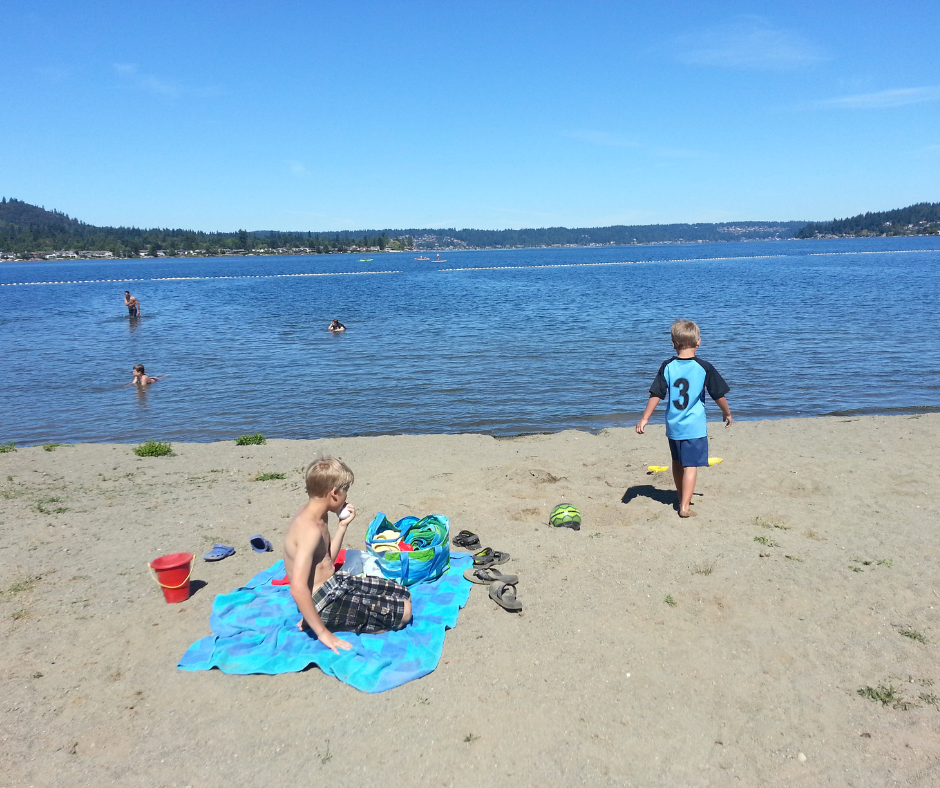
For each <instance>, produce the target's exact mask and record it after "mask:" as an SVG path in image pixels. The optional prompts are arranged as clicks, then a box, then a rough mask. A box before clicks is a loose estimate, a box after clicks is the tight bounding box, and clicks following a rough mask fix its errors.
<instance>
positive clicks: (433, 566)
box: [366, 512, 450, 586]
mask: <svg viewBox="0 0 940 788" xmlns="http://www.w3.org/2000/svg"><path fill="white" fill-rule="evenodd" d="M366 548H367V549H368V551H369V553H370V554H371V555H373V556H375V558H376V560H377V561H378V564H379V569H381V570H382V574H383V575H385V577H387V578H388V579H389V580H394V581H395V582H396V583H401V584H402V585H403V586H412V585H415V584H416V583H426V582H429V581H431V580H437V578H439V577H440V576H441V575H442V574H444V572H446V571H447V569H448V567H449V566H450V521H449V520H448V519H447V518H446V517H445V516H444V515H442V514H429V515H428V516H427V517H423V518H421V519H420V520H419V519H418V518H417V517H402V518H401V520H398V521H397V522H396V523H391V522H389V520H388V518H387V517H386V516H385V514H384V513H383V512H379V513H378V514H377V515H376V516H375V517H373V518H372V522H371V523H369V527H368V529H367V530H366ZM407 548H410V549H407Z"/></svg>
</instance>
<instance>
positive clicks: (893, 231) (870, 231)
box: [796, 202, 940, 238]
mask: <svg viewBox="0 0 940 788" xmlns="http://www.w3.org/2000/svg"><path fill="white" fill-rule="evenodd" d="M892 235H940V202H919V203H917V204H916V205H910V206H908V207H907V208H898V209H896V210H893V211H878V212H876V213H872V212H869V213H860V214H859V215H858V216H852V217H849V218H848V219H833V220H832V221H831V222H810V223H809V224H807V225H806V226H805V227H804V228H803V229H801V230H800V231H799V232H798V233H797V234H796V237H797V238H865V237H872V236H874V237H886V236H892Z"/></svg>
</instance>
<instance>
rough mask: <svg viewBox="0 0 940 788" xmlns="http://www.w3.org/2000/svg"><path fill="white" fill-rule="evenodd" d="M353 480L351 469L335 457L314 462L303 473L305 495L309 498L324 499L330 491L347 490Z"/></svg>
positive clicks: (354, 478)
mask: <svg viewBox="0 0 940 788" xmlns="http://www.w3.org/2000/svg"><path fill="white" fill-rule="evenodd" d="M355 480H356V477H355V476H354V475H353V472H352V469H351V468H350V467H349V466H348V465H347V464H346V463H345V462H343V461H342V460H337V459H336V458H335V457H322V458H320V459H318V460H314V461H313V462H311V463H310V464H309V465H308V466H307V470H306V471H304V481H305V482H306V485H307V495H308V496H309V497H311V498H325V497H326V496H327V495H328V494H329V492H330V490H340V491H341V492H342V491H344V490H348V489H349V486H350V485H351V484H352V483H353V482H354V481H355Z"/></svg>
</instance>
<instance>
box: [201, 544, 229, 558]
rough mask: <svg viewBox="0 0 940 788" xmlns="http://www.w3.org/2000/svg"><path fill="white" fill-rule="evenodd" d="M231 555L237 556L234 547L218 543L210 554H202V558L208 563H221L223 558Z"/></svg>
mask: <svg viewBox="0 0 940 788" xmlns="http://www.w3.org/2000/svg"><path fill="white" fill-rule="evenodd" d="M230 555H235V548H234V547H229V546H228V545H226V544H219V543H218V542H216V544H214V545H213V546H212V549H211V550H210V551H209V552H208V553H203V554H202V557H203V558H204V559H205V560H206V561H221V560H222V559H223V558H228V557H229V556H230Z"/></svg>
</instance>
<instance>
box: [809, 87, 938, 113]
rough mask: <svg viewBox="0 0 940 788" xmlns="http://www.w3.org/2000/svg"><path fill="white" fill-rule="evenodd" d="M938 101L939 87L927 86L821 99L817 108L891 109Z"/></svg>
mask: <svg viewBox="0 0 940 788" xmlns="http://www.w3.org/2000/svg"><path fill="white" fill-rule="evenodd" d="M931 101H940V86H937V85H928V86H926V87H920V88H895V89H894V90H879V91H878V92H876V93H859V94H856V95H854V96H841V97H839V98H831V99H823V100H822V101H817V102H816V106H817V107H832V108H834V109H891V108H894V107H906V106H907V105H909V104H926V103H928V102H931Z"/></svg>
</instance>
